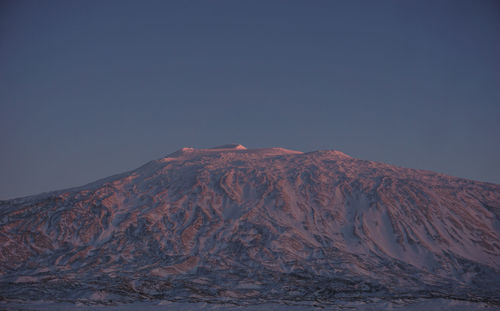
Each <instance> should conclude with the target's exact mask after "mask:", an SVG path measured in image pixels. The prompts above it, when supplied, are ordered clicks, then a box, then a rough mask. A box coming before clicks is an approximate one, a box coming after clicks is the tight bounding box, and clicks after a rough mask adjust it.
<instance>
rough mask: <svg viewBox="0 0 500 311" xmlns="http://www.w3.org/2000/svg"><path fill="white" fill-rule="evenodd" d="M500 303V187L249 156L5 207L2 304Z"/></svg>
mask: <svg viewBox="0 0 500 311" xmlns="http://www.w3.org/2000/svg"><path fill="white" fill-rule="evenodd" d="M419 297H424V298H431V297H448V298H450V297H451V298H454V299H463V300H470V301H488V302H491V303H500V185H496V184H491V183H483V182H476V181H471V180H466V179H461V178H455V177H450V176H446V175H442V174H437V173H433V172H429V171H422V170H414V169H406V168H400V167H396V166H391V165H387V164H383V163H377V162H371V161H363V160H358V159H354V158H352V157H350V156H348V155H346V154H344V153H342V152H339V151H316V152H309V153H302V152H298V151H292V150H287V149H283V148H266V149H251V150H247V149H246V148H245V147H243V146H241V145H224V146H220V147H216V148H212V149H193V148H183V149H181V150H179V151H177V152H175V153H172V154H170V155H168V156H167V157H165V158H162V159H158V160H155V161H152V162H149V163H147V164H145V165H144V166H142V167H140V168H138V169H136V170H133V171H130V172H127V173H124V174H120V175H116V176H112V177H109V178H106V179H103V180H100V181H97V182H94V183H92V184H89V185H86V186H83V187H80V188H75V189H69V190H62V191H56V192H52V193H46V194H42V195H38V196H32V197H27V198H20V199H14V200H8V201H1V202H0V300H2V299H3V300H14V299H21V300H58V301H70V302H77V301H83V302H101V303H102V302H104V303H107V302H110V301H114V302H131V301H138V300H155V299H161V300H176V301H212V302H213V301H215V302H232V303H238V304H247V303H262V302H287V303H291V302H306V301H315V302H316V303H317V304H329V303H333V302H335V301H338V300H370V299H372V298H384V299H386V298H387V299H398V298H419Z"/></svg>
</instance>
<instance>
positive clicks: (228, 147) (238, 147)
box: [209, 144, 247, 150]
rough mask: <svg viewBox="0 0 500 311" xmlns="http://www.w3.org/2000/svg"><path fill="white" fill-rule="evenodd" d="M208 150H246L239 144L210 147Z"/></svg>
mask: <svg viewBox="0 0 500 311" xmlns="http://www.w3.org/2000/svg"><path fill="white" fill-rule="evenodd" d="M209 149H234V150H247V148H246V147H245V146H243V145H241V144H227V145H221V146H217V147H212V148H209Z"/></svg>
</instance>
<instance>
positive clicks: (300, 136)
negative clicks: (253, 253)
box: [0, 0, 500, 199]
mask: <svg viewBox="0 0 500 311" xmlns="http://www.w3.org/2000/svg"><path fill="white" fill-rule="evenodd" d="M233 142H234V143H240V144H243V145H245V146H247V147H248V148H257V147H271V146H280V147H285V148H289V149H296V150H301V151H312V150H318V149H336V150H341V151H343V152H345V153H347V154H350V155H352V156H354V157H357V158H362V159H368V160H376V161H382V162H386V163H390V164H395V165H399V166H405V167H411V168H421V169H429V170H434V171H437V172H442V173H447V174H450V175H454V176H459V177H465V178H471V179H476V180H481V181H489V182H495V183H500V2H499V1H485V0H478V1H468V0H467V1H434V0H432V1H422V0H418V1H417V0H413V1H399V0H395V1H305V0H304V1H272V0H266V1H232V0H228V1H179V2H176V1H66V0H64V1H18V0H16V1H5V0H4V1H1V2H0V199H7V198H13V197H18V196H24V195H30V194H36V193H40V192H44V191H49V190H57V189H62V188H68V187H73V186H79V185H83V184H85V183H88V182H91V181H94V180H96V179H99V178H101V177H106V176H109V175H112V174H115V173H120V172H123V171H127V170H130V169H133V168H136V167H138V166H140V165H142V164H143V163H145V162H147V161H150V160H153V159H156V158H160V157H162V156H164V155H166V154H168V153H171V152H174V151H175V150H177V149H179V148H181V147H184V146H189V147H195V148H203V147H211V146H215V145H221V144H226V143H233Z"/></svg>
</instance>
